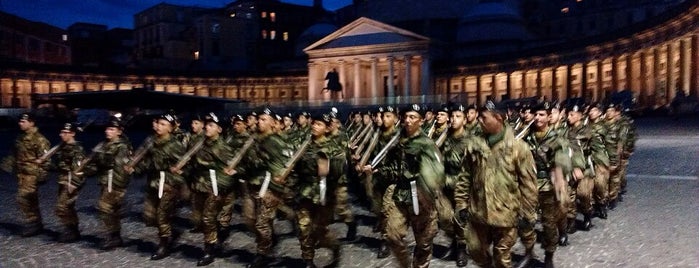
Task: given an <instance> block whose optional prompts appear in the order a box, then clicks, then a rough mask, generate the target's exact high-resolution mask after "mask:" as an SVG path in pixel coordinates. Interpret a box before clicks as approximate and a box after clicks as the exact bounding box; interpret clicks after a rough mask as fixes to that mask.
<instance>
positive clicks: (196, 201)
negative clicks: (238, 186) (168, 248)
mask: <svg viewBox="0 0 699 268" xmlns="http://www.w3.org/2000/svg"><path fill="white" fill-rule="evenodd" d="M204 138H206V137H204V133H203V132H202V133H199V134H192V133H190V134H189V135H188V137H187V139H186V140H187V142H186V143H185V146H186V147H187V150H189V149H191V147H193V146H194V145H195V144H197V143H199V141H201V140H202V139H204ZM184 175H185V177H186V178H187V179H186V180H185V181H186V182H187V184H188V185H187V186H188V188H189V189H188V190H189V193H190V196H189V198H190V202H191V206H192V214H191V215H190V221H191V222H192V225H193V226H194V228H193V229H192V230H191V232H194V233H198V232H201V229H202V222H201V218H202V213H203V211H204V201H206V199H205V196H204V195H194V194H193V193H192V191H193V190H192V189H193V188H194V183H195V182H196V179H195V178H194V177H193V175H192V174H190V173H189V172H187V171H185V173H184Z"/></svg>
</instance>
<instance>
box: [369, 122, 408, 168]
mask: <svg viewBox="0 0 699 268" xmlns="http://www.w3.org/2000/svg"><path fill="white" fill-rule="evenodd" d="M400 132H401V130H400V129H398V130H397V131H396V133H395V134H393V137H391V140H389V141H388V143H386V145H385V146H384V147H383V148H381V151H379V153H378V154H377V155H376V156H374V159H372V160H371V169H374V168H376V166H377V165H378V164H379V163H381V161H383V159H384V158H386V155H388V151H389V150H391V149H392V148H393V147H394V146H396V144H398V138H399V137H400Z"/></svg>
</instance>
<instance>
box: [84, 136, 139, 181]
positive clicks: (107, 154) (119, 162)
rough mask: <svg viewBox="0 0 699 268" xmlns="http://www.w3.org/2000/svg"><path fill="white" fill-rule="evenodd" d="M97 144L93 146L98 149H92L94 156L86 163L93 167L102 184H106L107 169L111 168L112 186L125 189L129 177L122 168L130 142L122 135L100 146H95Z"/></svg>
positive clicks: (128, 153) (129, 152)
mask: <svg viewBox="0 0 699 268" xmlns="http://www.w3.org/2000/svg"><path fill="white" fill-rule="evenodd" d="M99 146H100V145H97V146H95V147H96V148H95V149H98V150H95V149H93V150H95V151H94V153H95V154H94V158H93V160H92V161H90V163H87V165H89V166H93V167H94V171H95V172H96V173H97V176H99V183H100V184H102V185H103V186H105V187H106V186H107V183H108V179H109V177H108V176H109V170H112V187H115V188H121V189H125V188H126V186H128V184H129V181H130V179H131V176H130V175H129V174H127V173H126V170H125V169H124V166H126V164H127V163H128V161H129V156H130V155H131V151H132V148H131V144H130V143H129V142H128V140H126V139H125V138H123V137H122V138H119V139H118V140H116V141H104V144H103V145H102V148H97V147H99Z"/></svg>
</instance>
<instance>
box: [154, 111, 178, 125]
mask: <svg viewBox="0 0 699 268" xmlns="http://www.w3.org/2000/svg"><path fill="white" fill-rule="evenodd" d="M156 119H158V120H165V121H167V122H168V123H170V125H173V126H174V125H175V123H176V122H177V117H176V116H175V115H173V114H170V113H166V114H161V115H159V116H158V117H157V118H156Z"/></svg>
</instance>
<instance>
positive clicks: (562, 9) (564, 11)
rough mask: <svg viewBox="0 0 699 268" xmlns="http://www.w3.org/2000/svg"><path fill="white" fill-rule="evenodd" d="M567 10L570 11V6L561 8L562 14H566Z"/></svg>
mask: <svg viewBox="0 0 699 268" xmlns="http://www.w3.org/2000/svg"><path fill="white" fill-rule="evenodd" d="M569 11H570V8H568V7H564V8H561V13H563V14H566V13H568V12H569Z"/></svg>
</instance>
